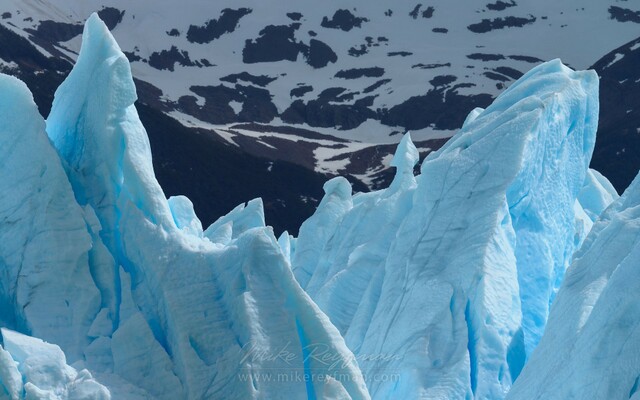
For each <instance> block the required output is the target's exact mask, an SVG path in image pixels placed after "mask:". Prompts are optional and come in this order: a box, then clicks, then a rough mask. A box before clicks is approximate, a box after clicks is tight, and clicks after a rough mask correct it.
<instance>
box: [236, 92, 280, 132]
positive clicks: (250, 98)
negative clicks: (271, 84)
mask: <svg viewBox="0 0 640 400" xmlns="http://www.w3.org/2000/svg"><path fill="white" fill-rule="evenodd" d="M236 91H237V92H238V93H239V94H240V96H242V97H243V100H242V110H240V113H239V114H238V121H240V122H258V123H266V122H271V121H272V120H273V119H274V118H275V117H277V116H278V109H277V108H276V106H275V105H274V104H273V102H272V101H271V94H270V93H269V91H268V90H266V89H261V88H257V87H255V86H248V85H247V86H245V85H236Z"/></svg>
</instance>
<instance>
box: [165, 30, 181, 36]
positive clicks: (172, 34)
mask: <svg viewBox="0 0 640 400" xmlns="http://www.w3.org/2000/svg"><path fill="white" fill-rule="evenodd" d="M167 35H169V36H174V37H178V36H180V31H179V30H177V29H176V28H173V29H171V30H170V31H167Z"/></svg>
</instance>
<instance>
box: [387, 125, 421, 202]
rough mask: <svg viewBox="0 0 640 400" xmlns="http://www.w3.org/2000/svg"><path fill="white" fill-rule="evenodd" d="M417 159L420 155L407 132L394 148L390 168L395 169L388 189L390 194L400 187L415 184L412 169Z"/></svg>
mask: <svg viewBox="0 0 640 400" xmlns="http://www.w3.org/2000/svg"><path fill="white" fill-rule="evenodd" d="M419 159H420V153H419V152H418V149H417V148H416V146H415V145H414V144H413V141H412V140H411V134H410V133H409V132H407V133H406V134H405V135H404V136H403V137H402V140H401V141H400V143H399V144H398V147H397V148H396V153H395V154H394V156H393V160H391V166H392V167H396V175H395V177H394V178H393V182H392V183H391V186H390V187H389V189H390V192H395V191H396V189H398V188H400V187H404V186H407V185H409V186H410V185H413V184H415V182H416V180H415V177H414V175H413V167H414V166H415V165H416V164H417V163H418V161H419Z"/></svg>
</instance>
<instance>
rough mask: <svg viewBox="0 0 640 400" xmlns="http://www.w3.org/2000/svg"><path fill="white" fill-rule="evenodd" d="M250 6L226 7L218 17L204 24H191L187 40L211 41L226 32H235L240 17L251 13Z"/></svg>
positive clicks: (196, 41)
mask: <svg viewBox="0 0 640 400" xmlns="http://www.w3.org/2000/svg"><path fill="white" fill-rule="evenodd" d="M251 11H252V10H251V9H250V8H239V9H237V10H232V9H230V8H225V9H224V10H222V13H221V14H220V17H219V18H218V19H212V20H209V21H207V22H206V23H205V24H204V25H202V26H196V25H191V26H189V30H188V31H187V40H188V41H189V42H191V43H199V44H203V43H210V42H212V41H214V40H216V39H218V38H219V37H220V36H222V35H224V34H225V33H231V32H233V31H234V30H235V29H236V27H237V26H238V22H239V21H240V18H242V17H244V16H245V15H247V14H250V13H251Z"/></svg>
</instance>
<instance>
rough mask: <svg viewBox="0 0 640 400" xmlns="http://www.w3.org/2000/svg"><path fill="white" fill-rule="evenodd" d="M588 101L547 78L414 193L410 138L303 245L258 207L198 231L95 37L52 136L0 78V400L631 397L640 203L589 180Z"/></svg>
mask: <svg viewBox="0 0 640 400" xmlns="http://www.w3.org/2000/svg"><path fill="white" fill-rule="evenodd" d="M597 89H598V82H597V77H596V75H595V74H594V73H593V72H574V71H572V70H570V69H569V68H567V67H565V66H564V65H562V64H561V63H560V61H557V60H556V61H551V62H549V63H546V64H543V65H541V66H539V67H537V68H535V69H534V70H532V71H530V72H529V73H528V74H526V75H525V76H523V77H522V79H520V80H519V81H518V82H517V83H515V84H513V85H512V86H511V87H510V88H509V89H508V90H506V91H505V92H504V93H503V94H502V95H501V96H500V97H499V98H498V99H496V101H495V102H494V103H493V104H492V105H491V106H490V107H488V108H487V109H486V110H482V109H476V110H474V111H473V112H472V113H471V114H470V115H469V116H468V117H467V119H466V121H465V124H464V126H463V128H462V129H461V131H460V132H459V133H458V134H457V135H456V136H454V137H453V138H452V139H451V140H450V141H449V142H448V143H447V144H446V145H445V146H444V147H443V148H442V149H441V150H439V151H438V152H435V153H432V154H431V155H429V157H428V158H427V159H426V160H425V161H424V162H423V163H422V166H421V174H420V175H418V176H417V177H416V176H414V167H415V165H416V164H417V162H418V159H419V154H418V152H417V150H416V148H415V146H414V145H413V143H412V142H411V137H410V136H409V135H406V136H405V137H404V138H403V140H402V141H401V143H400V145H399V146H398V150H397V153H396V155H395V157H394V158H393V161H392V165H393V166H395V167H396V170H397V171H396V176H395V179H394V181H393V182H392V184H391V186H390V187H389V188H388V189H386V190H381V191H378V192H373V193H366V194H359V195H356V196H352V192H351V187H350V185H349V183H348V181H347V180H346V179H344V178H335V179H332V180H330V181H328V182H327V183H326V184H325V186H324V190H325V193H326V195H325V197H324V199H323V200H322V202H321V203H320V205H319V207H318V210H317V212H316V213H315V214H314V215H313V216H312V217H311V218H309V220H307V221H306V222H305V223H304V224H303V226H302V227H301V229H300V236H299V237H298V238H297V239H296V238H293V237H291V236H289V235H288V234H287V233H286V232H285V233H284V234H283V235H282V236H281V237H280V238H279V239H278V240H276V238H275V237H274V235H273V232H272V230H271V229H270V228H269V227H266V226H265V221H264V213H263V207H262V202H261V200H260V199H255V200H252V201H249V202H248V203H247V204H241V205H239V206H238V207H236V208H235V209H234V210H232V211H231V212H230V213H229V214H227V215H226V216H223V217H221V218H220V219H219V220H218V221H216V222H215V223H214V224H212V225H211V226H210V227H208V228H207V229H205V230H203V227H202V224H201V223H200V221H199V220H198V218H197V216H196V215H195V213H194V211H193V205H192V204H191V202H190V201H189V200H188V199H187V198H185V197H182V196H177V197H173V198H171V199H168V200H167V199H166V197H165V195H164V193H163V192H162V189H161V188H160V186H159V184H158V182H157V181H156V179H155V176H154V173H153V168H152V162H151V151H150V147H149V142H148V138H147V135H146V132H145V130H144V127H143V126H142V124H141V123H140V120H139V118H138V115H137V112H136V109H135V107H134V102H135V100H136V93H135V86H134V84H133V79H132V77H131V71H130V68H129V65H128V62H127V60H126V57H125V56H124V54H123V53H122V52H121V51H120V49H119V48H118V45H117V44H116V43H115V41H114V40H113V38H112V37H111V35H110V33H109V31H108V30H107V28H106V27H105V26H104V24H103V23H102V22H101V21H100V20H99V18H98V17H97V16H96V15H93V16H92V17H91V18H90V19H89V20H88V21H87V23H86V26H85V30H84V34H83V45H82V50H81V52H80V55H79V57H78V62H77V64H76V66H75V67H74V69H73V71H72V72H71V73H70V75H69V77H68V78H67V79H66V80H65V82H64V83H63V84H62V85H61V86H60V88H59V89H58V91H57V92H56V96H55V101H54V104H53V108H52V110H51V114H50V115H49V117H48V119H47V121H46V125H45V121H44V120H43V119H42V117H41V116H40V115H38V113H37V110H36V106H35V104H34V103H33V99H32V98H31V96H30V94H29V91H28V89H27V88H26V86H25V85H24V84H23V83H21V82H19V81H18V80H16V79H14V78H10V77H7V76H4V75H0V93H2V96H0V160H1V161H0V221H2V222H1V223H0V243H2V246H0V323H1V324H2V326H4V327H8V328H9V329H11V330H9V329H4V330H3V331H2V334H3V347H2V348H1V349H0V398H10V399H21V398H54V399H58V398H60V399H65V398H70V399H81V398H82V399H108V398H110V397H112V398H114V399H146V398H154V399H182V398H189V399H200V398H206V399H287V400H294V399H353V400H356V399H368V398H371V397H373V398H375V399H418V398H428V399H470V398H477V399H502V398H504V397H505V395H506V394H507V392H508V391H509V389H510V388H511V386H512V384H513V382H514V380H515V379H516V378H517V377H518V376H519V375H520V373H521V371H522V368H523V366H524V365H525V363H526V362H527V360H528V359H529V357H530V356H531V362H530V364H528V365H527V366H526V368H525V369H524V371H523V372H522V375H521V376H520V378H519V380H518V381H516V386H515V387H514V390H513V392H512V393H511V395H510V396H511V398H514V399H529V398H554V396H556V397H555V398H559V399H560V398H571V397H572V396H574V397H577V398H589V397H592V396H591V394H592V393H597V394H598V396H599V397H600V398H621V399H622V398H625V397H624V396H625V395H626V396H627V397H626V398H629V397H631V396H635V397H637V396H640V395H635V392H636V390H637V387H638V375H639V374H640V368H639V367H640V363H639V362H638V361H639V360H638V359H637V357H638V356H637V353H638V351H637V350H638V349H637V343H638V338H636V337H635V336H634V335H636V334H637V332H636V331H637V327H636V322H635V321H637V320H638V318H637V316H635V314H634V313H636V312H637V310H636V308H637V307H634V303H633V301H632V300H633V299H632V298H627V297H625V295H624V293H625V291H624V290H622V288H623V286H624V287H626V288H631V289H633V290H636V291H637V289H640V288H635V287H634V286H633V285H635V284H636V283H634V282H637V281H638V279H636V278H637V277H636V276H634V275H633V271H634V268H633V266H634V265H635V264H637V256H638V254H636V253H638V251H637V246H636V244H637V240H636V239H637V236H638V234H637V232H638V229H639V228H638V224H637V223H636V222H637V221H636V219H637V215H635V213H636V209H637V208H638V207H637V204H638V201H637V200H638V199H640V194H639V193H640V189H637V187H638V186H640V183H637V182H636V183H635V184H634V185H632V188H631V189H630V190H629V191H628V192H627V194H625V195H624V196H623V197H622V198H620V199H617V194H616V193H615V191H614V190H613V188H612V187H611V185H610V184H609V182H608V181H607V180H606V179H605V178H604V177H602V176H601V175H600V174H598V173H597V172H595V171H591V170H589V169H588V164H589V160H590V157H591V151H592V149H593V145H594V141H595V130H596V125H597V110H598V91H597ZM45 128H46V131H45ZM47 134H48V137H47ZM212 201H215V199H212ZM614 201H615V205H614V206H612V207H610V208H608V209H607V206H608V205H609V204H610V203H611V202H614ZM605 209H606V210H605ZM603 212H604V214H603V215H604V216H603V218H602V219H600V220H598V216H599V215H600V214H602V213H603ZM589 231H591V233H590V235H589V236H588V239H587V240H586V242H585V244H584V245H583V247H582V249H581V250H580V251H579V252H578V253H577V256H576V258H575V260H574V264H573V267H572V268H571V269H570V270H569V273H568V277H567V279H566V280H564V284H563V283H562V282H563V279H564V276H565V270H566V268H567V266H568V265H569V264H570V263H571V261H572V257H573V255H574V252H575V251H576V249H578V248H579V247H580V245H581V244H582V242H583V240H584V239H585V236H586V235H587V233H589ZM614 237H615V238H616V239H615V240H614ZM561 284H562V285H563V286H562V289H561V290H560V293H559V294H558V298H557V301H556V302H555V303H554V305H553V312H552V315H551V318H550V322H549V328H548V331H551V332H552V333H547V334H546V335H545V336H544V338H543V340H542V342H541V344H540V346H539V347H538V348H537V349H536V350H535V351H534V352H533V355H531V354H532V351H533V349H534V348H536V345H537V344H538V342H539V340H540V337H541V336H542V334H543V331H544V328H545V325H546V323H547V316H548V313H549V308H550V305H551V303H552V302H553V301H554V299H555V297H556V293H557V291H558V288H559V287H560V286H561ZM611 321H614V326H613V328H612V327H611ZM14 331H19V332H22V333H23V334H27V335H31V336H33V337H29V336H25V335H23V334H21V333H17V332H14ZM624 338H630V339H629V340H626V341H625V340H622V339H624ZM43 340H44V341H46V342H48V343H46V342H44V341H43ZM58 346H59V347H58ZM634 346H635V347H634ZM68 363H69V364H68ZM602 363H604V364H602ZM618 363H621V364H620V365H623V366H624V369H625V371H624V373H620V371H614V370H613V369H614V367H615V366H616V365H619V364H618ZM565 365H566V366H571V368H566V369H564V370H563V369H562V368H560V366H565ZM602 365H604V366H605V369H604V370H602V369H601V366H602ZM549 366H551V367H552V368H549ZM599 368H600V369H599ZM78 371H79V372H78ZM89 371H91V373H89ZM602 371H604V372H602ZM600 372H602V373H600ZM94 377H95V378H94ZM603 377H604V378H603ZM567 380H570V381H571V384H567V385H565V386H563V385H564V384H565V383H566V381H567ZM98 382H100V383H98ZM521 382H522V383H521ZM593 382H599V383H598V384H597V385H596V386H593V387H590V386H589V384H590V383H593ZM635 397H634V398H635Z"/></svg>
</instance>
